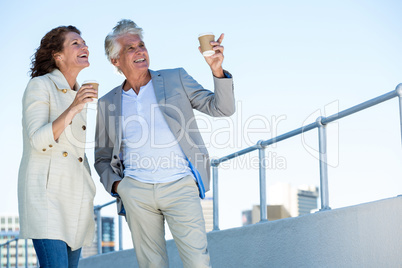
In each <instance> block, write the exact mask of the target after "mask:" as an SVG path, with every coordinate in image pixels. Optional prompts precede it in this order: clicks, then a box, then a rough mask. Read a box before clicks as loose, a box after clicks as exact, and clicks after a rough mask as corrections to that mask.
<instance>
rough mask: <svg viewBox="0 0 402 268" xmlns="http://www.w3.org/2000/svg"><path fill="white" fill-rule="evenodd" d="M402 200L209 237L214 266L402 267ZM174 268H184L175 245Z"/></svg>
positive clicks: (100, 260) (131, 258)
mask: <svg viewBox="0 0 402 268" xmlns="http://www.w3.org/2000/svg"><path fill="white" fill-rule="evenodd" d="M401 222H402V196H398V197H395V198H390V199H385V200H380V201H375V202H371V203H366V204H361V205H357V206H352V207H346V208H341V209H334V210H329V211H323V212H318V213H315V214H310V215H305V216H301V217H297V218H288V219H283V220H277V221H272V222H265V223H258V224H254V225H249V226H246V227H241V228H234V229H229V230H223V231H216V232H210V233H208V249H209V251H210V255H211V262H212V266H213V267H218V268H220V267H241V268H244V267H253V268H255V267H402V259H401V257H400V256H402V228H401ZM167 246H168V255H169V264H170V267H173V268H176V267H182V264H181V260H180V257H179V255H178V251H177V248H176V245H175V243H174V241H173V240H171V241H168V242H167ZM79 267H80V268H86V267H88V268H89V267H91V268H92V267H97V268H102V267H105V268H106V267H138V265H137V261H136V257H135V253H134V250H133V249H131V250H124V251H120V252H114V253H109V254H104V255H100V256H94V257H90V258H86V259H83V260H81V261H80V265H79Z"/></svg>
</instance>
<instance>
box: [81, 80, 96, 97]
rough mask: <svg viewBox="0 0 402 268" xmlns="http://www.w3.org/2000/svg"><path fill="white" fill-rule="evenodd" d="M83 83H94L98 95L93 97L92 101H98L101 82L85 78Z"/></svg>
mask: <svg viewBox="0 0 402 268" xmlns="http://www.w3.org/2000/svg"><path fill="white" fill-rule="evenodd" d="M82 85H92V87H93V88H94V89H95V90H96V97H95V98H94V99H93V101H92V102H97V101H98V89H99V83H98V81H96V80H85V81H84V82H83V83H82Z"/></svg>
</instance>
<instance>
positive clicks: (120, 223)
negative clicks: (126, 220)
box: [117, 215, 123, 250]
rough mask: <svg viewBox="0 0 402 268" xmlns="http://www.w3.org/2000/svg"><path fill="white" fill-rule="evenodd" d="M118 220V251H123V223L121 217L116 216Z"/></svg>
mask: <svg viewBox="0 0 402 268" xmlns="http://www.w3.org/2000/svg"><path fill="white" fill-rule="evenodd" d="M117 217H118V218H119V250H123V221H122V220H121V218H122V216H120V215H119V216H117Z"/></svg>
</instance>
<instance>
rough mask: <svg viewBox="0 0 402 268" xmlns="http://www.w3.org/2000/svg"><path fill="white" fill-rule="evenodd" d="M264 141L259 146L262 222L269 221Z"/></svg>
mask: <svg viewBox="0 0 402 268" xmlns="http://www.w3.org/2000/svg"><path fill="white" fill-rule="evenodd" d="M262 142H263V141H262V140H260V141H259V142H258V143H257V145H258V159H259V170H260V222H265V221H268V215H267V179H266V169H265V168H266V164H265V160H266V159H265V147H264V146H262Z"/></svg>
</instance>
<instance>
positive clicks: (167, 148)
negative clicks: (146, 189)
mask: <svg viewBox="0 0 402 268" xmlns="http://www.w3.org/2000/svg"><path fill="white" fill-rule="evenodd" d="M122 115H123V116H122V126H123V127H122V129H123V134H122V146H121V148H122V149H121V150H122V154H123V164H124V176H128V177H131V178H134V179H136V180H138V181H141V182H145V183H166V182H172V181H175V180H178V179H181V178H183V177H185V176H187V175H191V176H193V173H192V171H191V169H190V167H189V164H188V161H187V158H186V156H185V155H184V153H183V151H182V149H181V148H180V145H179V143H178V141H177V140H176V137H175V136H174V135H173V133H172V131H171V130H170V128H169V126H168V124H167V123H166V120H165V118H164V117H163V114H162V112H161V111H160V109H159V107H158V105H157V100H156V96H155V91H154V87H153V84H152V80H150V81H149V82H148V84H146V85H145V86H143V87H141V88H140V91H139V94H138V95H137V94H136V93H135V92H134V90H133V89H130V90H128V91H124V90H123V92H122Z"/></svg>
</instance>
